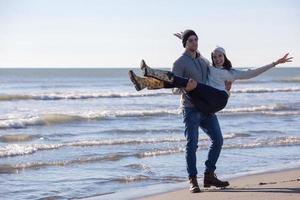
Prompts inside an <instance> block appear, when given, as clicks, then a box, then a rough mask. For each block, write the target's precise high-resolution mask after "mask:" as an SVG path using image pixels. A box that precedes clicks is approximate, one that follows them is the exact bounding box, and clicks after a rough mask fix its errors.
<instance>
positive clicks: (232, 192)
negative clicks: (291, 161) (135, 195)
mask: <svg viewBox="0 0 300 200" xmlns="http://www.w3.org/2000/svg"><path fill="white" fill-rule="evenodd" d="M188 187H189V185H188V184H187V187H186V189H181V190H178V191H174V192H168V193H163V194H158V195H154V196H149V197H145V198H142V200H171V199H172V200H173V199H178V200H193V199H207V200H223V199H224V200H229V199H230V200H241V199H242V200H269V199H270V200H289V199H294V200H296V199H297V200H300V168H297V169H291V170H286V171H280V172H270V173H262V174H256V175H249V176H244V177H240V178H236V179H233V180H230V187H228V188H226V189H217V188H209V189H203V187H202V185H200V187H201V189H202V192H201V193H197V194H191V193H190V192H189V191H188Z"/></svg>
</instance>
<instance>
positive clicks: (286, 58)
mask: <svg viewBox="0 0 300 200" xmlns="http://www.w3.org/2000/svg"><path fill="white" fill-rule="evenodd" d="M288 55H289V53H287V54H285V55H284V56H283V57H282V58H280V59H278V60H277V61H276V62H273V64H274V66H276V65H278V64H283V63H287V62H292V59H293V57H289V58H288Z"/></svg>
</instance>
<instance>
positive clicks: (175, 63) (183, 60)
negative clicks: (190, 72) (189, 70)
mask: <svg viewBox="0 0 300 200" xmlns="http://www.w3.org/2000/svg"><path fill="white" fill-rule="evenodd" d="M186 60H187V58H186V56H185V55H184V54H182V55H181V56H180V57H179V58H177V59H176V60H175V62H174V65H182V64H183V63H185V62H186Z"/></svg>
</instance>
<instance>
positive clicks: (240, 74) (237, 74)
mask: <svg viewBox="0 0 300 200" xmlns="http://www.w3.org/2000/svg"><path fill="white" fill-rule="evenodd" d="M288 55H289V54H288V53H287V54H285V55H284V56H283V57H282V58H280V59H278V60H277V61H275V62H272V63H271V64H269V65H265V66H263V67H259V68H256V69H249V70H247V71H243V70H233V71H232V73H233V78H234V80H237V79H250V78H254V77H256V76H258V75H260V74H262V73H263V72H265V71H267V70H269V69H271V68H273V67H275V66H276V65H278V64H283V63H287V62H292V59H293V57H288Z"/></svg>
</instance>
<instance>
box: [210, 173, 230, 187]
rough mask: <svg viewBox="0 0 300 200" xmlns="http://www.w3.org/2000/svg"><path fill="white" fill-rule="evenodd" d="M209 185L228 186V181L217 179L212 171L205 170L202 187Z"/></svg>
mask: <svg viewBox="0 0 300 200" xmlns="http://www.w3.org/2000/svg"><path fill="white" fill-rule="evenodd" d="M210 186H215V187H227V186H229V182H228V181H221V180H219V179H218V178H217V176H216V174H215V173H214V172H205V173H204V187H205V188H208V187H210Z"/></svg>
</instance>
